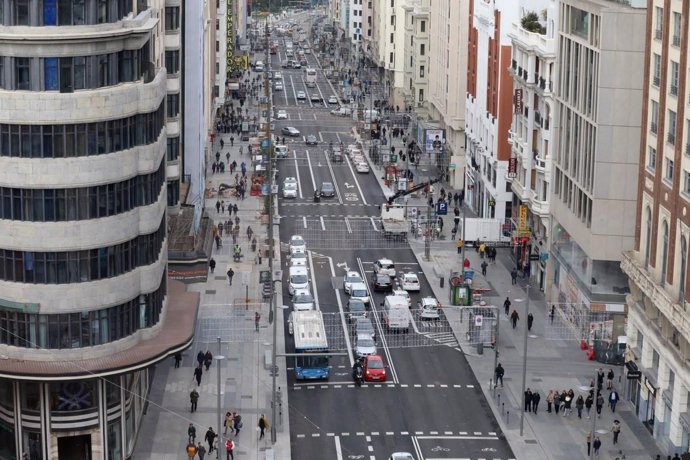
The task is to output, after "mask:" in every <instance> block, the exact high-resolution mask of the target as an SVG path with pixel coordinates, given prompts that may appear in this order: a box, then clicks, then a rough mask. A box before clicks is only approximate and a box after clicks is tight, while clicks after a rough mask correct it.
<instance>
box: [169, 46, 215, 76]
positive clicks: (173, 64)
mask: <svg viewBox="0 0 690 460" xmlns="http://www.w3.org/2000/svg"><path fill="white" fill-rule="evenodd" d="M216 43H217V42H216ZM165 69H166V70H167V71H168V75H171V74H175V73H177V72H179V71H180V51H179V50H166V51H165Z"/></svg>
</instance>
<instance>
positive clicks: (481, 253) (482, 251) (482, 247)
mask: <svg viewBox="0 0 690 460" xmlns="http://www.w3.org/2000/svg"><path fill="white" fill-rule="evenodd" d="M485 255H486V244H484V243H482V244H480V245H479V257H481V258H482V259H483V258H484V256H485Z"/></svg>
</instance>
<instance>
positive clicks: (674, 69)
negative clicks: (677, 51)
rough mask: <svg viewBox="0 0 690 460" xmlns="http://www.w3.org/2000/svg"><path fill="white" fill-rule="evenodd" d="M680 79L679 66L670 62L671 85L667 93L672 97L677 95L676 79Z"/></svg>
mask: <svg viewBox="0 0 690 460" xmlns="http://www.w3.org/2000/svg"><path fill="white" fill-rule="evenodd" d="M679 77H680V65H679V64H678V63H677V62H674V61H671V85H670V87H669V92H670V93H671V95H673V96H677V95H678V78H679Z"/></svg>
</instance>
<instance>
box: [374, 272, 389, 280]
mask: <svg viewBox="0 0 690 460" xmlns="http://www.w3.org/2000/svg"><path fill="white" fill-rule="evenodd" d="M374 276H377V277H384V276H385V277H386V278H388V279H391V275H387V274H385V273H374Z"/></svg>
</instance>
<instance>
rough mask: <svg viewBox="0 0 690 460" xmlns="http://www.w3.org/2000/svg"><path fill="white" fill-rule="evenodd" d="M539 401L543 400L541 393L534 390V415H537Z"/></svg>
mask: <svg viewBox="0 0 690 460" xmlns="http://www.w3.org/2000/svg"><path fill="white" fill-rule="evenodd" d="M539 401H541V395H540V394H539V391H537V390H534V392H532V412H534V415H537V409H538V408H539Z"/></svg>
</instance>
